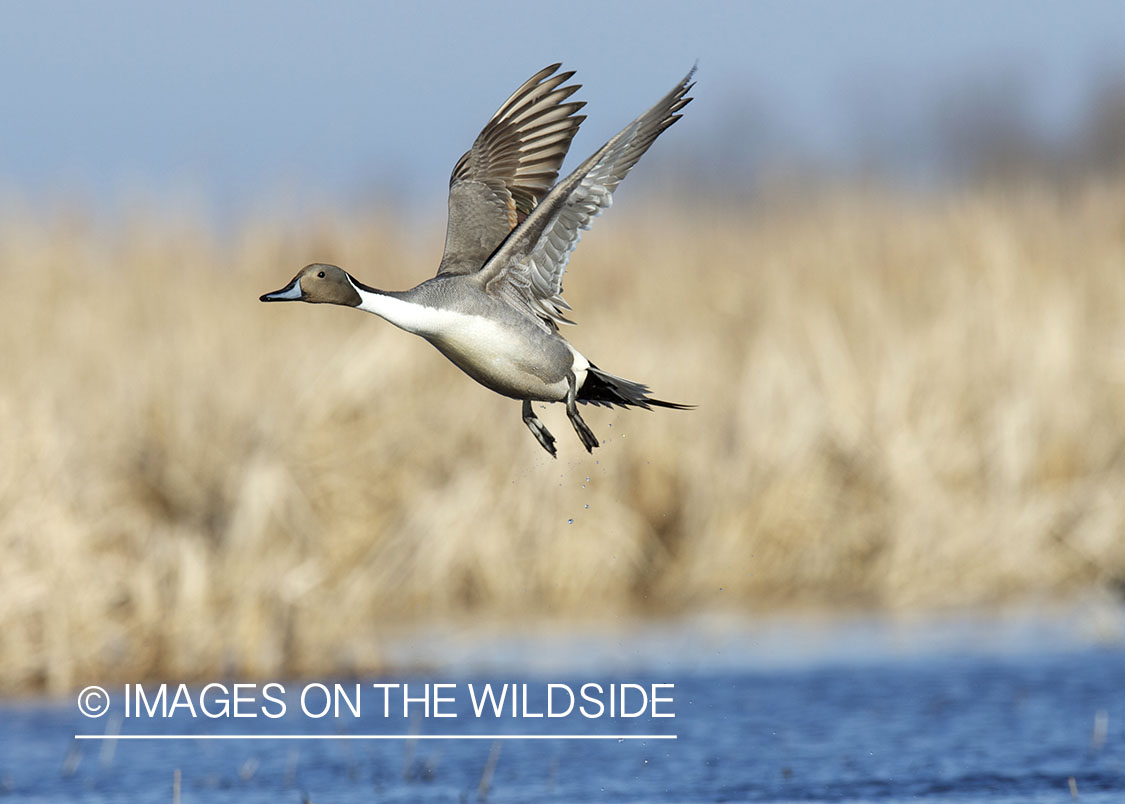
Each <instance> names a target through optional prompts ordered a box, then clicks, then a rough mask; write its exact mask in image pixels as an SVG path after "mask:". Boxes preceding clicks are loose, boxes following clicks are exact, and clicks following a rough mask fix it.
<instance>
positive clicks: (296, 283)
mask: <svg viewBox="0 0 1125 804" xmlns="http://www.w3.org/2000/svg"><path fill="white" fill-rule="evenodd" d="M304 298H305V294H304V293H303V292H302V291H301V280H300V279H294V280H293V281H292V282H290V283H289V284H288V285H286V286H285V287H283V288H282V289H281V290H275V291H274V292H273V293H267V294H265V295H264V296H259V297H258V301H264V302H274V301H301V300H302V299H304Z"/></svg>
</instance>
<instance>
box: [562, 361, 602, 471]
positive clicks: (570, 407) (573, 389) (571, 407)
mask: <svg viewBox="0 0 1125 804" xmlns="http://www.w3.org/2000/svg"><path fill="white" fill-rule="evenodd" d="M568 379H569V380H570V390H569V391H567V394H566V415H567V418H568V419H570V423H571V424H572V425H574V432H576V433H578V437H579V438H580V439H582V446H584V447H585V448H586V451H587V452H589V453H591V454H593V452H594V447H599V446H601V443H600V442H599V441H598V437H597V436H596V435H594V431H593V430H591V429H590V427H589V426H588V425H587V424H586V422H584V421H582V416H581V415H579V413H578V402H577V401H576V400H577V397H578V381H577V379H576V378H575V376H574V374H573V373H571V375H570V377H569V378H568Z"/></svg>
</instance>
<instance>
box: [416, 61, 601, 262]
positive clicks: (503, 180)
mask: <svg viewBox="0 0 1125 804" xmlns="http://www.w3.org/2000/svg"><path fill="white" fill-rule="evenodd" d="M559 67H560V65H558V64H553V65H551V66H550V67H545V68H544V69H542V70H540V71H539V72H537V73H536V74H535V75H533V76H531V78H529V79H528V80H527V81H525V82H524V83H523V84H522V85H521V86H520V87H519V88H518V89H517V90H516V91H515V92H513V93H512V94H511V95H510V96H509V97H508V99H507V100H506V101H504V103H503V104H501V106H500V108H499V109H498V110H497V112H496V114H494V115H493V116H492V118H491V119H490V120H489V121H488V123H487V124H485V126H484V128H483V129H482V130H481V132H480V134H479V135H478V136H477V139H476V141H475V142H474V143H473V147H472V148H470V149H469V150H468V151H466V152H465V154H464V155H463V156H462V157H461V158H460V159H459V160H457V164H456V165H455V166H454V168H453V173H452V175H451V176H450V179H449V185H450V186H449V224H448V228H447V231H446V239H445V254H444V256H443V257H442V261H441V266H440V267H439V268H438V274H439V275H440V274H458V273H473V272H475V271H477V270H479V269H480V267H481V266H482V265H483V264H484V262H485V260H486V259H488V256H489V255H490V254H491V253H492V252H493V251H494V250H495V249H496V248H497V246H499V245H500V243H501V242H503V240H504V239H505V238H506V237H507V236H508V233H509V232H511V230H512V229H513V228H514V227H515V226H516V225H517V224H518V223H519V221H520V220H522V219H523V217H526V216H527V215H528V214H530V213H531V211H532V210H533V209H534V208H535V206H536V204H538V203H539V201H540V199H541V198H543V196H544V195H546V194H547V192H548V191H549V190H550V189H551V186H552V185H553V184H554V183H555V181H556V180H557V179H558V173H559V167H560V166H561V165H562V161H563V159H564V158H565V157H566V152H567V150H568V149H569V148H570V142H571V140H572V139H574V135H575V134H576V133H577V131H578V126H579V125H581V123H582V121H583V120H585V119H586V118H585V116H584V115H579V114H577V112H578V111H579V110H580V109H581V108H582V107H583V106H584V105H585V103H583V102H581V101H568V99H569V98H570V97H571V96H572V95H573V94H574V93H575V92H577V91H578V89H579V88H580V85H579V84H571V85H567V86H563V84H565V82H566V81H568V80H569V79H570V78H572V77H573V76H574V72H573V71H567V72H562V73H557V71H558V69H559ZM556 73H557V74H556ZM474 188H475V189H474Z"/></svg>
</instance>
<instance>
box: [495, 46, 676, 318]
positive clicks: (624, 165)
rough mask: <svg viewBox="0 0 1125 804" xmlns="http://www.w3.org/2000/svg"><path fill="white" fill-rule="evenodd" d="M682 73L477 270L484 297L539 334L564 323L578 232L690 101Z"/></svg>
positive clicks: (604, 205) (604, 206)
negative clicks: (521, 314) (566, 280)
mask: <svg viewBox="0 0 1125 804" xmlns="http://www.w3.org/2000/svg"><path fill="white" fill-rule="evenodd" d="M694 74H695V68H694V67H692V68H691V72H689V73H688V74H687V75H686V76H685V77H684V80H682V81H681V82H680V83H679V84H677V85H676V88H675V89H673V90H672V91H671V92H669V93H668V94H667V95H665V96H664V97H663V98H661V99H660V101H659V102H658V103H657V104H656V105H655V106H653V107H652V108H651V109H649V110H648V111H647V112H645V113H644V114H642V115H641V116H640V117H638V118H637V119H636V120H634V121H633V122H632V123H630V124H629V125H627V126H626V127H625V128H624V129H622V131H621V132H620V133H619V134H618V135H617V136H616V137H614V138H613V139H611V140H610V141H609V142H607V143H606V144H605V145H603V146H602V147H601V148H600V149H598V151H597V153H595V154H594V155H593V156H591V157H590V158H589V159H587V160H586V161H585V162H583V163H582V164H581V165H580V166H579V167H578V169H577V170H575V171H574V172H573V173H571V174H570V175H569V176H567V177H566V179H564V180H563V181H561V182H559V183H558V185H556V186H555V188H554V189H553V190H551V192H550V193H548V194H547V196H546V198H544V199H543V201H542V202H541V203H540V204H539V206H537V207H536V208H535V210H534V211H533V212H532V213H531V215H529V216H528V218H527V220H525V221H524V222H523V223H521V224H520V225H519V228H518V229H516V231H514V232H512V234H511V236H510V237H509V238H508V240H507V241H506V242H505V243H504V245H503V246H502V247H501V248H500V249H499V250H498V251H497V252H496V253H495V254H494V255H493V256H492V258H491V259H490V260H489V261H488V263H487V264H486V265H485V266H484V267H483V268H482V269H481V271H480V274H479V276H480V280H481V281H482V282H483V283H484V284H485V288H486V289H487V291H488V292H489V293H492V294H494V295H497V296H500V297H502V298H504V299H505V300H507V301H508V302H510V303H511V304H513V305H514V306H516V307H518V308H520V309H524V310H526V311H527V312H528V313H530V314H531V315H532V316H533V317H535V319H536V320H537V321H538V322H539V323H540V325H541V326H543V327H544V328H545V329H552V328H554V327H555V325H557V324H570V323H573V322H571V321H568V320H567V319H566V318H565V317H564V316H563V310H569V309H570V305H568V304H567V303H566V302H565V301H564V300H563V298H562V278H563V273H564V272H565V271H566V263H567V261H568V260H569V259H570V252H572V251H574V247H575V246H577V245H578V239H579V237H580V236H581V233H582V230H583V229H589V228H590V224H591V223H592V222H593V219H594V218H595V217H597V216H598V215H600V214H601V212H602V210H604V209H607V208H608V207H609V205H610V204H611V203H612V201H613V191H614V190H615V189H616V188H617V185H618V184H620V183H621V180H622V179H624V178H625V175H626V174H627V173H628V172H629V170H630V169H631V168H632V167H633V165H635V164H637V160H639V159H640V158H641V156H642V155H643V154H644V152H645V151H647V150H648V148H649V146H650V145H652V143H653V142H654V141H655V140H656V138H657V137H658V136H660V133H661V132H662V131H664V129H666V128H668V126H670V125H672V124H673V123H675V122H676V121H677V120H679V119H680V115H679V114H677V113H678V112H679V111H680V110H681V109H683V108H684V107H685V106H686V105H687V104H688V103H690V102H691V98H689V97H687V93H688V92H689V91H690V90H691V88H692V86H694V84H692V83H691V78H692V76H693V75H694Z"/></svg>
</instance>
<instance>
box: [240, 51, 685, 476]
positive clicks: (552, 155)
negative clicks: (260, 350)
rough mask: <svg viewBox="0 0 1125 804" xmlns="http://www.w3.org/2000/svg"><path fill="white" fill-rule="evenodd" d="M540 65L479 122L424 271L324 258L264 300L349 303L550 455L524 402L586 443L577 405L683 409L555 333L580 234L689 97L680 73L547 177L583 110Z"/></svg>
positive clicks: (559, 76)
mask: <svg viewBox="0 0 1125 804" xmlns="http://www.w3.org/2000/svg"><path fill="white" fill-rule="evenodd" d="M559 67H560V65H558V64H554V65H551V66H550V67H547V68H545V69H543V70H540V71H539V72H538V73H536V74H535V75H533V76H532V77H531V78H529V79H528V80H527V81H526V82H525V83H524V84H523V85H522V86H521V87H520V88H519V89H517V90H516V91H515V92H514V93H513V94H512V96H511V97H510V98H508V100H507V101H505V102H504V104H503V105H502V106H501V107H500V109H499V110H498V111H497V112H496V114H494V115H493V116H492V119H491V120H489V121H488V123H487V125H485V127H484V129H483V130H482V131H481V133H480V135H479V136H478V137H477V139H476V141H475V142H474V143H473V147H472V148H470V149H469V151H467V152H466V153H465V155H464V156H462V157H461V158H460V159H459V160H458V161H457V164H456V166H455V167H454V168H453V175H452V177H451V178H450V183H449V221H448V225H447V229H446V237H445V254H444V256H443V257H442V260H441V265H440V266H439V267H438V272H437V276H435V277H433V278H432V279H428V280H426V281H425V282H423V283H422V284H420V285H418V286H417V287H414V288H411V289H410V290H404V291H387V290H376V289H375V288H372V287H368V286H367V285H365V284H363V283H362V282H360V281H359V280H357V279H356V278H355V277H353V276H352V275H351V274H349V273H348V272H347V271H344V270H343V269H342V268H339V267H337V266H335V265H324V264H313V265H308V266H306V267H304V268H303V269H301V271H300V272H299V273H298V274H297V275H296V276H295V277H293V280H292V281H291V282H290V283H289V284H288V285H286V286H285V287H284V288H282V289H281V290H276V291H274V292H273V293H267V294H265V295H264V296H262V297H261V301H264V302H279V301H304V302H311V303H313V304H341V305H345V306H347V307H356V308H358V309H360V310H364V311H366V312H368V313H374V314H375V315H377V316H379V317H381V318H384V319H386V320H387V321H389V322H391V323H392V324H394V325H395V326H397V327H400V328H401V329H404V330H406V331H407V332H413V333H414V334H416V335H421V336H422V337H423V338H425V339H426V340H427V341H429V342H430V343H432V344H433V345H434V346H435V347H436V348H437V349H438V351H440V352H441V353H442V354H443V355H445V356H446V357H447V358H449V360H451V361H452V362H453V363H454V364H455V365H456V366H457V367H458V368H460V369H461V370H462V371H464V372H465V373H466V374H468V375H469V376H470V377H472V378H473V379H474V380H476V381H477V382H479V383H480V384H481V385H484V386H485V387H487V388H490V389H492V390H493V391H495V392H497V393H499V394H503V395H504V396H508V397H511V398H513V399H518V400H522V402H523V421H524V424H526V425H527V427H528V429H530V430H531V432H532V434H533V435H534V436H535V438H536V439H537V440H538V441H539V443H540V444H541V445H542V446H543V449H545V450H547V452H549V453H550V454H551V455H552V456H553V457H554V456H556V455H557V452H556V449H555V438H554V436H552V435H551V433H550V432H549V431H548V430H547V428H546V427H545V426H544V425H543V423H542V422H541V421H540V420H539V419H538V418H537V417H536V415H535V413H534V411H533V410H532V407H531V403H532V402H534V401H539V402H564V403H566V414H567V417H568V418H569V419H570V422H571V424H572V425H574V429H575V431H576V432H577V433H578V437H579V438H580V439H581V440H582V445H583V446H584V447H586V450H587V451H589V452H593V449H594V447H596V446H598V439H597V437H596V436H595V435H594V434H593V432H592V431H591V430H590V428H589V427H588V426H587V424H586V422H585V421H583V420H582V416H581V415H580V414H579V413H578V403H580V402H581V403H584V404H592V405H605V406H607V407H609V406H612V405H618V406H620V407H626V408H628V407H640V408H645V409H646V410H647V409H650V408H651V407H652V406H654V405H655V406H658V407H663V408H675V409H686V408H689V407H690V406H688V405H679V404H676V403H674V402H664V401H663V400H660V399H653V398H652V397H650V396H649V395H648V394H649V389H648V387H647V386H645V385H642V384H641V383H638V382H632V381H630V380H626V379H622V378H621V377H617V376H614V375H612V374H609V373H607V372H604V371H602V370H601V369H599V368H598V367H597V366H595V365H594V364H593V363H591V362H590V361H589V360H587V359H586V358H585V357H583V356H582V355H581V354H580V353H579V352H578V350H576V349H575V348H574V347H573V346H571V345H570V344H569V343H568V342H567V341H566V340H565V339H564V338H563V337H562V335H561V334H560V333H559V325H560V324H571V323H573V322H571V321H568V320H567V319H566V317H565V311H567V310H570V309H571V308H570V306H569V305H568V304H567V303H566V302H565V301H564V300H563V298H562V278H563V273H564V272H565V271H566V264H567V260H568V259H569V258H570V252H572V251H573V250H574V248H575V246H576V245H578V239H579V237H580V235H581V231H582V230H583V229H588V228H590V224H591V223H592V221H593V219H594V218H595V217H596V216H597V215H599V214H601V212H602V211H603V210H605V209H606V208H607V207H609V205H610V203H611V202H612V199H613V191H614V190H615V189H616V188H617V185H618V184H620V183H621V180H622V179H624V178H625V175H626V174H627V173H628V172H629V170H630V169H631V168H632V167H633V165H635V164H637V160H639V159H640V158H641V155H642V154H644V152H645V151H647V150H648V148H649V146H650V145H652V143H653V142H654V141H655V140H656V138H657V137H658V136H660V134H661V132H663V131H664V129H666V128H668V127H669V126H670V125H672V124H673V123H675V122H676V121H677V120H679V119H680V114H679V112H680V110H681V109H683V108H684V106H686V105H687V104H688V103H689V102H690V101H691V98H689V97H687V93H688V92H689V91H690V90H691V88H692V86H693V84H692V83H691V79H692V75H693V74H694V73H695V68H694V67H693V68H692V70H691V72H689V73H688V74H687V76H685V78H684V79H683V80H682V81H681V82H680V83H679V84H677V85H676V87H675V88H674V89H673V90H672V91H671V92H669V93H668V94H667V95H665V96H664V97H663V98H661V99H660V100H659V101H658V102H657V103H656V105H655V106H653V107H652V108H651V109H649V110H648V111H647V112H645V113H644V114H642V115H641V116H640V117H638V118H637V119H636V120H634V121H633V122H632V123H630V124H629V125H627V126H626V127H625V128H624V129H622V130H621V131H620V132H619V133H618V134H617V136H615V137H613V139H611V140H610V141H609V142H607V143H606V144H605V145H603V146H602V147H601V148H599V149H598V150H597V151H596V152H595V153H594V154H593V155H592V156H591V157H590V158H588V159H587V160H586V161H585V162H583V163H582V164H581V165H579V166H578V167H577V168H576V169H575V170H574V172H572V173H571V174H570V175H569V176H567V177H566V178H565V179H563V180H562V181H560V182H558V183H557V184H556V183H555V182H556V179H558V175H559V168H560V167H561V166H562V162H563V158H564V157H565V156H566V152H567V150H568V149H569V147H570V141H571V140H572V139H573V138H574V135H575V133H576V132H577V131H578V126H579V125H580V124H581V123H582V121H583V120H584V119H585V117H584V116H583V115H580V114H578V113H577V112H578V111H579V110H580V109H581V108H582V107H583V106H584V105H585V104H584V103H582V102H578V101H572V100H570V97H571V95H573V94H574V93H575V92H576V91H577V90H578V89H579V87H580V85H578V84H570V85H566V86H564V84H565V83H566V81H568V80H569V79H570V78H571V77H572V76H573V75H574V73H573V72H563V73H559V72H558V69H559Z"/></svg>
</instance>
